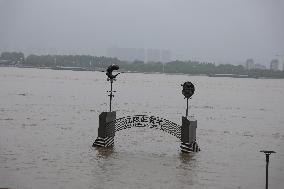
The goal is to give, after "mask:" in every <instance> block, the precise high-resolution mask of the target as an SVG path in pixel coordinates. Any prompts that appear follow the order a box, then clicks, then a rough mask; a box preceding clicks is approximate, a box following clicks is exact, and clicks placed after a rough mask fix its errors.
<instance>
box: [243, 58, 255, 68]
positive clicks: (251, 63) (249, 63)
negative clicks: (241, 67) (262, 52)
mask: <svg viewBox="0 0 284 189" xmlns="http://www.w3.org/2000/svg"><path fill="white" fill-rule="evenodd" d="M245 68H246V69H247V70H251V69H254V68H255V65H254V61H253V59H252V58H251V59H247V61H246V66H245Z"/></svg>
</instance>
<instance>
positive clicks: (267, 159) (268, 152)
mask: <svg viewBox="0 0 284 189" xmlns="http://www.w3.org/2000/svg"><path fill="white" fill-rule="evenodd" d="M260 152H263V153H265V159H266V179H265V180H266V182H265V189H268V165H269V156H270V154H272V153H276V152H274V151H266V150H262V151H260Z"/></svg>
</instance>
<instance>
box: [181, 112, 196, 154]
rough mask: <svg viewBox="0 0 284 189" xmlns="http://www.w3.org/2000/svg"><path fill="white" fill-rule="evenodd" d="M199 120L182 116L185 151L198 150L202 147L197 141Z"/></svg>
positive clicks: (182, 144) (182, 143)
mask: <svg viewBox="0 0 284 189" xmlns="http://www.w3.org/2000/svg"><path fill="white" fill-rule="evenodd" d="M196 128H197V120H195V119H193V118H189V117H184V116H183V117H182V126H181V146H180V148H181V151H182V152H185V153H190V152H198V151H200V148H199V146H198V144H197V142H196Z"/></svg>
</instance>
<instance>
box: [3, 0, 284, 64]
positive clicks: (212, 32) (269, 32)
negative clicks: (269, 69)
mask: <svg viewBox="0 0 284 189" xmlns="http://www.w3.org/2000/svg"><path fill="white" fill-rule="evenodd" d="M109 47H135V48H161V49H170V50H171V51H172V54H173V56H174V58H177V59H182V60H185V59H191V60H200V61H215V62H217V63H218V62H223V63H225V62H228V63H241V62H244V61H245V59H247V58H254V60H255V61H256V62H259V63H262V64H266V65H267V64H268V62H269V61H270V60H271V59H273V58H275V55H276V54H284V0H77V1H75V0H46V1H44V0H0V51H5V50H17V51H23V52H24V53H27V54H29V53H52V54H54V53H59V54H67V53H77V54H91V55H98V56H100V55H105V54H106V49H107V48H109Z"/></svg>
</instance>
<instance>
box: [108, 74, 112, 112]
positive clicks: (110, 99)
mask: <svg viewBox="0 0 284 189" xmlns="http://www.w3.org/2000/svg"><path fill="white" fill-rule="evenodd" d="M112 83H113V80H112V79H111V80H110V94H109V112H111V101H112V97H113V95H112Z"/></svg>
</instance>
